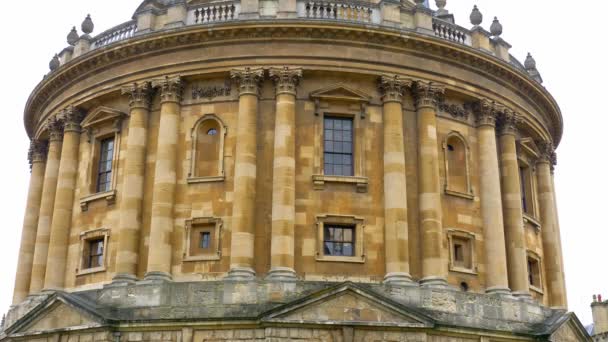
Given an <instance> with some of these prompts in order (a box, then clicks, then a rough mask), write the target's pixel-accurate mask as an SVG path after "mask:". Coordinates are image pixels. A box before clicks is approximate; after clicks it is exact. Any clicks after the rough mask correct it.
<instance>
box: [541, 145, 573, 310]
mask: <svg viewBox="0 0 608 342" xmlns="http://www.w3.org/2000/svg"><path fill="white" fill-rule="evenodd" d="M539 145H540V147H541V158H540V159H539V161H538V163H537V164H536V173H537V180H538V202H539V206H540V220H541V233H542V239H543V264H544V266H545V276H546V277H547V287H548V289H547V292H548V296H549V305H550V306H551V307H555V308H562V309H566V308H567V305H568V303H567V301H566V285H565V283H564V276H563V274H562V272H563V268H562V264H561V263H562V260H561V245H560V241H559V231H558V229H559V227H558V225H557V220H556V217H557V214H556V208H555V200H554V189H553V179H552V176H551V162H552V160H553V155H554V154H553V146H552V145H551V144H550V143H542V144H539Z"/></svg>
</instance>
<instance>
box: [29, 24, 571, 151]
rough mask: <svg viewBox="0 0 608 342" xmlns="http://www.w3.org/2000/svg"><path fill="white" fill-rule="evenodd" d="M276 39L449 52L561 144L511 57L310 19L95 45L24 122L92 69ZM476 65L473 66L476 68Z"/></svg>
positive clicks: (32, 121)
mask: <svg viewBox="0 0 608 342" xmlns="http://www.w3.org/2000/svg"><path fill="white" fill-rule="evenodd" d="M269 38H272V39H274V40H276V39H290V40H306V41H310V39H314V40H315V41H327V40H331V41H332V42H334V43H335V41H342V42H345V43H348V44H350V45H352V44H364V45H366V46H367V47H372V46H376V47H377V48H381V49H393V50H398V51H405V52H408V53H409V52H411V51H416V53H418V54H420V53H426V54H430V55H433V56H434V57H435V58H445V57H441V56H448V55H449V56H450V59H449V60H447V59H446V60H445V62H449V63H459V64H464V65H468V66H470V67H471V68H475V69H476V70H477V71H478V72H480V73H483V74H486V75H488V76H489V77H491V78H493V79H495V80H497V81H498V82H502V83H504V84H505V86H508V87H511V88H512V89H513V91H515V92H518V93H520V94H521V95H522V96H523V97H528V98H529V99H530V103H532V104H535V105H536V106H538V108H539V112H540V113H541V115H544V116H545V122H546V123H549V124H553V125H554V127H552V129H550V130H548V131H549V132H550V133H551V134H552V136H553V141H554V142H555V144H556V145H557V144H558V143H559V140H560V139H561V135H562V117H561V113H560V110H559V107H558V105H557V103H556V102H555V100H554V99H553V97H552V96H551V95H550V94H549V93H548V92H547V91H546V90H545V89H544V88H543V87H542V86H541V85H539V84H538V83H536V82H535V81H534V80H532V79H530V77H529V76H528V75H526V74H524V73H523V72H522V71H520V70H517V69H516V68H515V67H514V66H512V65H510V64H509V63H507V62H504V61H500V60H497V59H495V58H493V57H492V56H485V55H483V54H481V53H479V52H478V51H477V50H474V49H473V48H470V47H466V46H462V45H459V44H456V43H452V42H449V41H445V40H442V39H439V38H434V37H429V36H425V35H421V34H417V33H414V32H409V31H407V32H404V31H402V30H395V29H390V28H385V27H382V28H380V27H376V26H373V25H371V26H366V27H361V26H358V25H354V24H346V23H340V24H336V23H321V22H315V23H310V22H307V21H302V20H297V21H296V20H294V21H293V22H290V25H289V26H285V25H284V24H283V23H280V22H272V21H257V22H256V23H255V24H254V23H251V22H243V23H234V22H231V23H225V24H213V25H207V26H205V27H185V28H183V29H179V30H175V31H171V32H158V33H151V34H146V35H141V36H139V37H136V38H133V39H129V40H126V41H123V42H120V43H117V44H116V45H112V46H108V47H104V48H100V49H96V50H93V51H91V52H89V53H87V54H85V55H83V56H81V57H79V58H76V59H74V60H72V61H70V62H68V63H66V64H65V65H63V66H61V67H60V68H59V69H57V70H56V71H55V72H54V73H52V74H51V75H49V76H48V77H47V78H45V79H44V80H43V81H42V82H41V83H40V84H39V85H38V86H37V87H36V88H35V89H34V91H33V92H32V94H31V96H30V98H29V99H28V102H27V105H26V109H25V118H24V120H25V125H26V130H27V132H28V135H29V136H30V137H31V136H33V135H34V132H35V127H36V125H37V124H36V122H38V121H39V120H40V119H42V118H41V115H42V113H43V112H44V113H48V112H49V111H52V109H51V108H46V107H47V106H48V105H49V104H50V102H51V101H52V100H53V99H54V98H55V97H56V96H58V94H60V93H61V92H62V91H63V90H65V89H66V88H67V87H68V86H70V85H71V84H74V83H76V82H78V81H80V80H82V79H86V78H87V77H89V75H91V74H92V73H95V72H96V71H98V70H100V69H105V68H108V67H110V66H112V65H113V64H117V63H120V62H122V61H127V60H131V59H133V58H136V57H142V56H143V55H146V54H149V53H155V54H158V53H159V52H161V51H172V50H178V49H181V48H191V47H193V46H203V45H205V44H209V43H219V42H221V41H228V40H230V41H233V42H234V41H236V40H248V41H255V40H264V39H269ZM473 66H474V67H473Z"/></svg>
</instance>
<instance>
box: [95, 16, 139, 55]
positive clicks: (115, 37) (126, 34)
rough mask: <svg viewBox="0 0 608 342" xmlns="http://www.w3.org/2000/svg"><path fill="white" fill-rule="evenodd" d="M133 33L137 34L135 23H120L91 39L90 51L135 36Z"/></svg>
mask: <svg viewBox="0 0 608 342" xmlns="http://www.w3.org/2000/svg"><path fill="white" fill-rule="evenodd" d="M135 32H137V21H135V20H130V21H127V22H126V23H122V24H120V25H118V26H115V27H113V28H111V29H109V30H107V31H105V32H103V33H101V34H99V35H97V36H96V37H95V38H93V43H92V44H91V50H93V49H97V48H100V47H103V46H106V45H109V44H112V43H116V42H120V41H123V40H125V39H129V38H131V37H133V36H134V35H135Z"/></svg>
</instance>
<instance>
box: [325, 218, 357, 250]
mask: <svg viewBox="0 0 608 342" xmlns="http://www.w3.org/2000/svg"><path fill="white" fill-rule="evenodd" d="M354 246H355V226H338V225H326V226H325V229H324V233H323V253H324V254H325V255H333V256H350V257H352V256H354V255H355V249H354Z"/></svg>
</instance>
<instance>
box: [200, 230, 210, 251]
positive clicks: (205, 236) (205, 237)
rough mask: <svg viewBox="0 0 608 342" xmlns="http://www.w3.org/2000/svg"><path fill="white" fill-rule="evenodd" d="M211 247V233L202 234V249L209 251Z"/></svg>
mask: <svg viewBox="0 0 608 342" xmlns="http://www.w3.org/2000/svg"><path fill="white" fill-rule="evenodd" d="M210 246H211V233H210V232H202V233H201V244H200V247H201V248H202V249H208V248H209V247H210Z"/></svg>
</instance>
